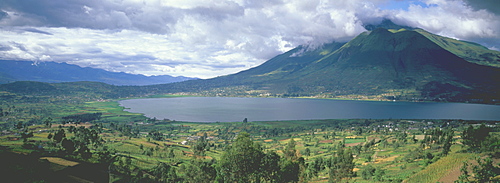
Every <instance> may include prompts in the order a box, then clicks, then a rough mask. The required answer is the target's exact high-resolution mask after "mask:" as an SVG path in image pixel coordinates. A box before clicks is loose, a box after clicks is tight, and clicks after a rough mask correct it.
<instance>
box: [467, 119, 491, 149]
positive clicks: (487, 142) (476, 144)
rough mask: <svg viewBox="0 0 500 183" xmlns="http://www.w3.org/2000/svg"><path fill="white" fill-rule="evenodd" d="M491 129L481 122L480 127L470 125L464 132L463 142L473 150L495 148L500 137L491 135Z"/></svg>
mask: <svg viewBox="0 0 500 183" xmlns="http://www.w3.org/2000/svg"><path fill="white" fill-rule="evenodd" d="M490 131H491V129H490V128H488V127H486V125H484V124H481V126H479V127H478V128H474V127H472V126H469V127H468V128H467V129H466V130H464V131H463V133H462V139H463V144H464V145H466V146H468V147H469V149H470V150H472V151H485V150H494V149H495V148H498V147H497V144H496V142H497V141H498V139H496V138H493V137H490V135H489V133H490Z"/></svg>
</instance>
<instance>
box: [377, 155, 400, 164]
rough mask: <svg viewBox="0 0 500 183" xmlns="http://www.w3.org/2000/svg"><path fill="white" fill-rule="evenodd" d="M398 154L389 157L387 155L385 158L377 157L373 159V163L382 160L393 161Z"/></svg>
mask: <svg viewBox="0 0 500 183" xmlns="http://www.w3.org/2000/svg"><path fill="white" fill-rule="evenodd" d="M397 157H398V156H391V157H387V158H377V159H375V163H382V162H386V161H394V160H395V159H396V158H397Z"/></svg>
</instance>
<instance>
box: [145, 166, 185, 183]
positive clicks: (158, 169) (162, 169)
mask: <svg viewBox="0 0 500 183" xmlns="http://www.w3.org/2000/svg"><path fill="white" fill-rule="evenodd" d="M150 173H151V175H153V177H154V180H155V182H178V181H179V176H178V175H177V172H176V171H175V169H174V168H173V167H172V166H170V165H168V164H166V163H163V162H159V163H158V165H156V166H155V167H153V168H152V169H151V172H150Z"/></svg>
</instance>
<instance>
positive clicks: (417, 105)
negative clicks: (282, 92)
mask: <svg viewBox="0 0 500 183" xmlns="http://www.w3.org/2000/svg"><path fill="white" fill-rule="evenodd" d="M120 105H121V106H123V107H125V108H126V109H125V110H126V111H129V112H133V113H143V114H144V115H145V116H147V117H150V118H153V117H156V118H157V119H170V120H176V121H189V122H237V121H243V119H244V118H248V121H276V120H308V119H359V118H364V119H464V120H500V106H498V105H483V104H467V103H434V102H386V101H384V102H378V101H351V100H331V99H296V98H236V97H178V98H148V99H131V100H122V101H120Z"/></svg>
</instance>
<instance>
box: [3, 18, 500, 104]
mask: <svg viewBox="0 0 500 183" xmlns="http://www.w3.org/2000/svg"><path fill="white" fill-rule="evenodd" d="M365 27H366V29H367V30H368V31H366V32H363V33H361V34H359V35H358V36H356V37H355V38H353V39H352V40H351V41H349V42H332V43H328V44H324V45H322V46H319V47H310V46H305V45H304V46H298V47H296V48H294V49H292V50H290V51H288V52H285V53H283V54H280V55H277V56H276V57H274V58H272V59H270V60H268V61H266V62H264V63H263V64H261V65H259V66H257V67H254V68H251V69H248V70H244V71H241V72H239V73H236V74H231V75H226V76H220V77H216V78H211V79H197V80H188V81H183V82H176V83H169V84H161V85H150V86H141V87H138V88H133V87H127V88H126V91H127V92H128V93H127V96H131V95H133V94H134V93H141V94H146V93H147V94H159V93H179V92H183V93H186V92H187V93H196V94H201V95H211V96H275V97H318V98H353V99H378V100H407V101H454V102H476V103H498V101H499V100H500V84H499V83H500V52H499V51H494V50H489V49H488V48H486V47H484V46H481V45H479V44H476V43H472V42H467V41H461V40H456V39H452V38H447V37H443V36H439V35H435V34H432V33H429V32H427V31H425V30H423V29H419V28H412V27H407V26H399V25H396V24H394V23H392V22H391V21H389V20H385V21H383V22H382V23H381V24H378V25H366V26H365ZM2 62H3V61H2ZM0 63H1V62H0ZM14 63H16V64H25V63H27V62H14ZM46 64H55V63H46ZM25 67H26V68H28V67H34V66H25ZM14 69H15V68H12V69H11V70H14ZM80 69H84V70H92V69H91V68H80ZM5 70H9V69H6V68H5V67H2V69H0V72H1V73H6V71H5ZM23 71H24V72H25V73H26V72H27V71H28V69H23V70H22V71H21V70H20V71H18V72H20V73H19V74H18V75H14V74H11V75H7V76H5V75H0V78H8V76H10V77H12V76H16V77H21V76H20V75H23V74H24V73H23ZM53 72H54V74H50V75H51V78H53V80H54V81H53V82H57V81H60V80H62V78H64V77H67V76H66V75H64V74H61V75H57V73H59V72H61V71H58V70H57V69H55V68H54V71H53ZM100 72H101V73H106V74H98V73H99V72H96V74H94V75H95V76H96V77H98V76H100V77H99V79H101V82H102V79H103V78H104V79H107V81H108V82H106V83H109V82H110V81H113V78H120V77H116V76H117V75H123V73H114V75H113V74H110V73H107V72H104V71H100ZM72 73H73V74H74V75H75V76H78V74H75V73H77V72H76V71H75V72H72ZM45 74H47V73H45ZM39 75H41V74H39ZM109 75H113V77H111V76H109ZM127 76H129V75H127ZM129 77H130V76H129ZM143 77H145V76H143ZM46 78H49V77H45V79H46ZM82 78H83V77H80V78H65V79H66V80H68V79H82ZM24 79H25V80H35V81H40V80H36V78H24ZM89 81H99V80H97V79H95V80H89ZM120 81H121V83H120V84H122V85H123V84H125V85H132V81H136V80H128V79H127V77H125V76H123V77H121V80H120ZM115 84H117V82H115ZM142 84H147V83H146V82H143V83H142ZM13 86H14V85H13ZM117 90H121V91H124V89H120V88H118V89H117Z"/></svg>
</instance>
